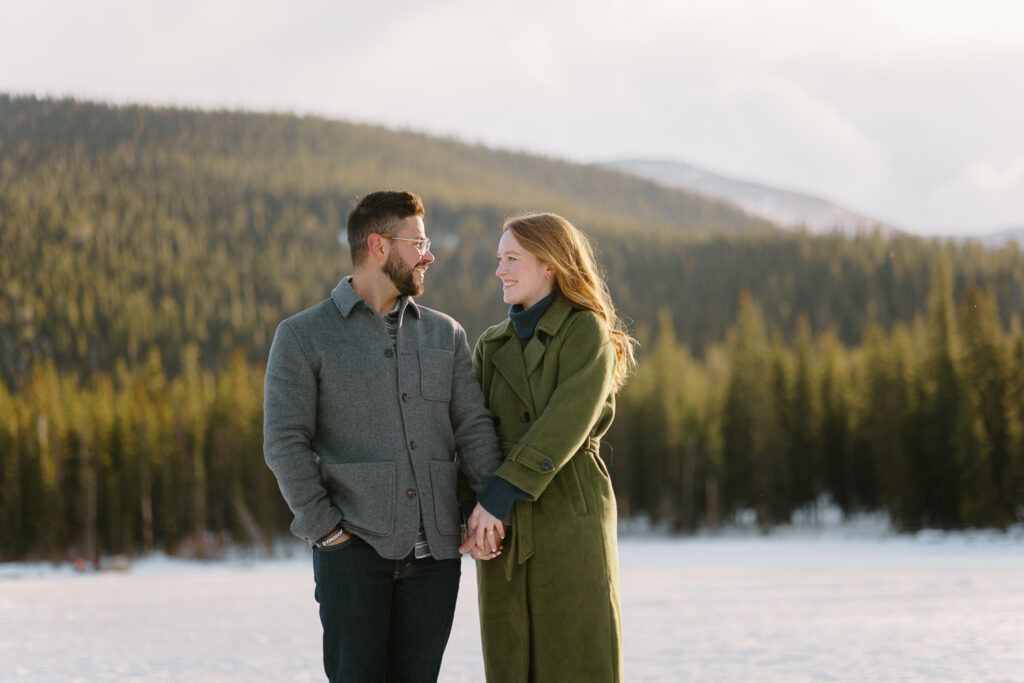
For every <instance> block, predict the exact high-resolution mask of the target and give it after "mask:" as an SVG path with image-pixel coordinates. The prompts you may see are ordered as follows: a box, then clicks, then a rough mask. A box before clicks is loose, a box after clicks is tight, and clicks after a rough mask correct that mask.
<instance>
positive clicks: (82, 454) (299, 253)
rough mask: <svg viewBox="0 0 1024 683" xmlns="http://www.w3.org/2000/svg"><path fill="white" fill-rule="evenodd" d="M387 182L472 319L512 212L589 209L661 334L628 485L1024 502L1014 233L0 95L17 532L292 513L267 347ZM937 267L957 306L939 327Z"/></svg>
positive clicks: (270, 123)
mask: <svg viewBox="0 0 1024 683" xmlns="http://www.w3.org/2000/svg"><path fill="white" fill-rule="evenodd" d="M381 187H409V188H411V189H414V190H416V191H417V192H420V193H421V194H422V195H423V197H424V199H425V201H426V204H427V210H428V215H427V226H428V234H429V235H430V236H431V238H432V239H433V240H434V242H435V244H436V245H437V246H436V248H434V249H433V251H434V252H435V255H436V256H437V262H436V263H435V264H434V267H432V268H431V269H430V271H429V273H428V289H427V292H426V294H425V295H424V296H423V297H422V298H421V301H422V302H423V303H425V304H426V305H429V306H433V307H435V308H438V309H440V310H443V311H445V312H447V313H450V314H452V315H453V316H454V317H456V318H457V319H458V320H459V321H460V322H462V323H463V325H464V326H465V327H466V329H467V332H468V333H469V335H470V338H471V339H475V338H476V336H477V335H478V334H479V333H480V332H481V331H482V330H483V329H484V328H485V327H486V326H488V325H490V324H492V323H493V322H496V321H497V320H500V319H501V318H502V317H504V315H505V310H504V306H503V305H502V304H501V302H500V292H499V289H498V285H497V280H496V278H494V276H493V269H494V250H495V247H496V243H497V237H498V236H499V231H500V226H501V224H502V221H503V220H504V218H505V217H506V216H507V215H509V214H510V213H512V212H513V211H516V210H521V209H544V210H555V211H559V212H561V213H563V214H564V215H566V216H567V217H568V218H570V220H572V221H573V222H575V223H576V224H577V225H579V227H581V228H582V229H584V230H585V231H586V232H587V233H588V234H590V235H591V236H592V238H593V240H594V243H595V247H596V248H597V251H598V253H599V256H600V260H601V263H602V266H603V268H604V270H605V273H606V276H607V279H608V281H609V285H610V287H611V289H612V293H613V296H614V298H615V301H616V304H617V305H618V307H619V309H620V311H621V312H622V313H623V314H624V315H625V316H626V317H627V318H629V319H630V320H631V325H632V329H633V331H634V334H635V335H636V336H637V337H638V338H639V339H640V341H641V348H640V357H641V371H640V373H639V374H638V375H637V377H636V378H635V379H634V380H633V382H631V383H630V384H629V385H627V388H626V389H625V390H624V392H623V393H622V395H621V397H620V408H619V419H617V420H616V422H615V425H614V427H613V433H612V435H611V439H610V446H611V447H612V450H610V451H609V453H607V454H606V455H608V456H609V459H610V460H611V462H612V465H613V469H614V473H615V480H616V490H617V494H618V495H619V499H620V504H621V506H622V510H623V512H624V513H625V514H649V515H652V516H654V517H657V518H661V519H665V520H668V521H669V522H670V523H671V525H672V526H673V527H674V528H678V529H695V528H698V527H699V526H700V525H711V526H713V525H715V524H718V523H721V521H723V520H725V519H728V518H729V517H731V516H735V515H736V514H738V512H739V511H743V510H755V511H756V514H757V516H758V519H759V520H760V521H761V523H762V524H763V525H764V526H765V527H766V528H768V527H770V526H771V525H773V524H776V523H778V522H779V521H783V520H785V519H786V518H787V517H788V515H789V514H791V513H792V511H793V510H794V509H799V508H801V507H804V506H807V505H812V504H813V502H814V501H818V500H821V499H822V496H823V495H826V494H827V495H829V496H831V497H832V498H833V499H834V500H835V501H836V502H837V503H838V504H839V505H840V506H841V507H842V508H843V509H844V510H846V511H855V510H860V509H867V510H876V509H877V510H886V511H888V512H890V514H891V515H892V516H893V519H894V520H896V522H897V523H898V524H899V525H900V526H901V527H903V528H907V529H913V528H917V527H919V526H925V525H940V526H964V525H983V526H1002V525H1005V524H1007V523H1010V522H1011V521H1012V520H1014V519H1017V518H1018V517H1019V514H1020V513H1019V512H1018V510H1019V507H1020V492H1019V483H1017V482H1019V467H1020V465H1019V460H1020V453H1021V451H1022V448H1024V447H1022V443H1021V432H1022V430H1024V428H1022V426H1021V422H1022V420H1021V417H1020V414H1019V413H1020V409H1021V408H1020V407H1021V405H1022V404H1024V398H1022V397H1021V395H1020V377H1022V376H1024V370H1022V367H1021V363H1020V356H1021V351H1020V336H1021V333H1020V322H1019V316H1020V312H1021V311H1022V310H1024V251H1022V250H1021V249H1020V247H1018V246H1017V245H1015V244H1009V245H1007V246H1005V247H1002V248H998V249H987V248H984V247H982V246H981V245H979V244H977V243H972V242H966V243H957V242H953V241H948V240H927V239H921V238H916V237H911V236H905V235H896V236H893V237H886V236H883V235H880V234H865V235H858V236H846V235H841V234H834V235H825V236H814V235H809V234H805V233H788V232H782V231H780V230H777V229H775V228H774V227H773V226H771V225H770V224H767V223H765V222H764V221H760V220H757V219H752V218H750V217H748V216H746V215H745V214H742V212H740V211H738V210H736V209H734V208H732V207H729V206H727V205H724V204H721V203H718V202H709V201H706V200H702V199H701V198H699V197H695V196H692V195H689V194H687V193H684V192H680V191H675V190H669V189H666V188H660V187H657V186H655V185H653V184H651V183H646V182H643V181H639V180H635V179H629V178H626V177H624V176H621V175H619V174H615V173H612V172H608V171H604V170H600V169H593V168H588V167H581V166H575V165H572V164H567V163H564V162H560V161H557V160H550V159H541V158H537V157H530V156H528V155H521V154H512V153H507V152H498V151H494V150H488V149H485V148H481V147H473V146H468V145H464V144H461V143H458V142H457V141H452V140H439V139H436V138H429V137H427V136H422V135H417V134H413V133H407V132H395V131H388V130H386V129H382V128H377V127H373V126H358V125H353V124H346V123H343V122H335V121H325V120H322V119H315V118H299V117H293V116H283V115H266V114H250V113H245V112H199V111H187V110H177V109H153V108H146V107H110V106H106V105H100V104H94V103H82V102H75V101H73V100H56V101H55V100H35V99H32V98H11V97H8V96H4V95H0V377H2V381H0V420H2V423H0V515H2V516H0V559H17V558H22V557H57V556H65V555H67V554H69V553H70V554H75V555H83V556H92V555H95V554H98V553H112V552H142V551H145V550H148V549H152V548H160V549H166V550H170V551H172V552H176V551H181V552H206V551H209V550H210V549H211V548H213V547H215V546H216V545H217V544H220V543H227V542H238V541H242V542H248V543H254V544H257V545H263V544H266V543H269V542H270V540H269V539H271V538H273V536H274V535H275V534H278V533H281V532H282V530H283V529H285V528H286V524H285V519H286V517H287V513H286V511H285V510H284V508H283V503H282V502H281V501H280V496H279V495H278V493H277V490H276V485H275V483H274V482H273V480H272V478H271V477H270V473H269V472H268V471H266V468H265V466H264V465H263V463H262V457H261V455H260V430H259V427H258V423H259V420H260V415H261V410H260V406H259V402H260V400H261V396H262V385H261V383H262V364H263V362H264V361H265V358H266V354H267V350H268V347H269V343H270V340H271V337H272V335H273V331H274V328H275V326H276V325H277V323H278V322H279V321H280V320H282V319H283V318H285V317H287V316H288V315H291V314H293V313H295V312H297V311H299V310H301V309H303V308H306V307H308V306H311V305H314V304H316V303H317V302H319V301H321V300H323V299H324V298H326V297H327V296H328V294H329V291H330V289H331V287H332V286H333V285H334V284H335V283H336V282H337V281H338V279H340V277H341V276H343V275H344V274H346V273H347V272H349V270H350V268H351V264H350V263H349V261H348V253H347V248H346V247H345V246H344V245H343V244H342V243H341V240H340V239H339V238H340V236H339V232H340V231H341V229H342V228H343V223H344V216H345V214H346V212H347V209H348V203H349V201H350V200H351V199H352V197H354V196H355V195H357V194H359V193H361V192H366V191H369V190H373V189H378V188H381ZM939 263H945V264H946V265H945V266H944V269H943V270H942V271H941V278H939V277H938V276H937V275H936V273H937V272H938V271H936V267H937V266H936V264H939ZM936 292H940V293H941V297H942V300H943V301H944V302H946V304H944V306H945V305H947V304H948V306H949V307H952V306H953V305H952V304H951V303H949V302H952V301H956V302H958V304H957V306H958V307H959V308H957V309H956V313H955V314H953V313H950V314H949V315H947V316H946V317H945V318H944V319H945V320H947V324H946V327H944V328H942V329H943V330H945V332H944V333H943V334H945V337H944V338H946V339H947V345H948V348H949V351H948V353H947V354H946V356H941V355H938V352H937V351H935V349H936V348H939V346H938V345H937V344H938V342H937V341H936V340H937V339H939V338H940V336H941V335H939V332H937V331H936V329H938V328H937V327H936V325H933V321H934V320H936V319H937V316H938V313H937V312H936V311H937V310H939V309H937V308H936V304H935V301H934V299H935V298H936V297H938V296H939V294H937V293H936ZM467 293H472V295H471V296H467ZM929 297H931V299H932V301H931V303H929ZM968 301H969V302H970V304H969V306H968V304H967V303H966V302H968ZM965 307H966V308H965ZM943 310H944V309H943ZM972 311H973V312H974V313H973V314H972ZM977 311H982V312H984V316H983V323H984V324H982V318H972V317H971V316H972V315H975V316H980V315H981V314H980V313H977ZM943 358H945V360H942V359H943ZM926 359H932V360H930V361H928V362H926ZM929 363H930V364H929ZM666 367H667V368H669V370H668V371H665V370H663V369H662V368H666ZM669 380H674V383H669ZM954 427H955V429H954ZM944 430H945V431H944ZM950 430H952V431H950ZM979 473H985V474H979ZM754 476H756V477H757V478H756V479H751V477H754ZM965 477H968V478H969V479H965ZM1015 477H1016V478H1015ZM918 480H921V481H927V482H929V483H928V486H927V488H923V486H924V485H923V484H922V485H921V487H917V484H916V483H915V482H917V481H918ZM968 480H969V481H971V482H973V483H972V484H971V486H972V487H973V488H972V489H971V491H974V493H968V492H966V490H961V488H960V487H961V486H966V484H964V483H963V482H966V481H968ZM997 480H998V483H997ZM954 481H955V482H959V483H957V484H956V490H951V484H950V483H949V482H954ZM985 482H990V483H989V484H985ZM986 486H988V487H989V488H988V489H986ZM989 489H991V490H989ZM996 489H998V491H996Z"/></svg>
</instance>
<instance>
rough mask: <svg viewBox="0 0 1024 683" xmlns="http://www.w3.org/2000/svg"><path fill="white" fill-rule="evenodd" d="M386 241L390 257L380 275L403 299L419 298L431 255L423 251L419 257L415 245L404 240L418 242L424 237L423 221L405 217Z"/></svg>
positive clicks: (432, 257)
mask: <svg viewBox="0 0 1024 683" xmlns="http://www.w3.org/2000/svg"><path fill="white" fill-rule="evenodd" d="M392 237H399V238H403V239H389V240H387V242H388V243H389V245H390V249H391V253H390V254H388V258H387V260H386V261H384V273H385V274H386V275H387V276H388V278H390V279H391V282H392V283H393V284H394V285H395V289H397V290H398V293H399V294H401V295H403V296H419V295H420V294H422V293H423V280H424V275H425V274H426V272H427V268H428V267H429V266H430V264H431V263H433V262H434V255H433V254H432V253H430V251H427V252H426V253H425V254H420V252H419V250H418V249H417V248H416V245H415V244H413V243H412V242H406V241H405V240H406V239H422V238H424V237H426V233H425V231H424V229H423V219H422V218H421V217H420V216H408V217H406V218H404V219H402V221H401V222H400V223H399V224H398V227H397V228H396V230H395V232H394V234H393V235H392Z"/></svg>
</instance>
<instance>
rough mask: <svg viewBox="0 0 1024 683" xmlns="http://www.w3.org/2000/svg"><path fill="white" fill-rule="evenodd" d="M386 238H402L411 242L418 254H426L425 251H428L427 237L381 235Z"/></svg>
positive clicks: (428, 240) (428, 241)
mask: <svg viewBox="0 0 1024 683" xmlns="http://www.w3.org/2000/svg"><path fill="white" fill-rule="evenodd" d="M381 237H383V238H384V239H386V240H402V241H403V242H412V244H413V246H414V247H416V251H418V252H420V256H426V255H427V252H428V251H430V238H429V237H392V236H391V235H381Z"/></svg>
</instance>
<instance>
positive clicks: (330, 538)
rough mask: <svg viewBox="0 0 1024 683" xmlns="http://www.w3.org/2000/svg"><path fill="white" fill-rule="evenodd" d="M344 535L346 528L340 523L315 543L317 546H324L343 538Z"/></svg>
mask: <svg viewBox="0 0 1024 683" xmlns="http://www.w3.org/2000/svg"><path fill="white" fill-rule="evenodd" d="M344 535H345V530H344V529H342V528H341V525H340V524H339V525H338V526H336V527H334V529H333V530H331V531H328V532H327V534H326V535H325V536H324V537H323V538H321V539H320V540H318V541H317V542H316V543H314V544H313V545H315V546H317V547H319V548H323V547H324V546H325V545H330V544H331V543H334V542H335V541H337V540H338V539H339V538H341V537H342V536H344Z"/></svg>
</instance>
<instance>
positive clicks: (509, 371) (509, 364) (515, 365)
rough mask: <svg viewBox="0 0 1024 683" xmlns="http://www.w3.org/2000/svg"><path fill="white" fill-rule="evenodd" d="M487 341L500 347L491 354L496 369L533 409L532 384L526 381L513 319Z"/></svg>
mask: <svg viewBox="0 0 1024 683" xmlns="http://www.w3.org/2000/svg"><path fill="white" fill-rule="evenodd" d="M485 341H486V343H487V344H494V345H496V346H497V347H498V348H497V349H496V350H495V351H494V354H493V355H492V356H491V359H492V361H493V363H494V369H495V370H497V372H498V374H500V375H501V376H502V377H504V378H505V381H506V382H508V385H509V386H510V387H512V390H513V391H514V392H516V395H517V396H518V397H519V398H520V399H522V401H523V403H525V404H526V405H528V406H530V409H531V410H532V409H533V396H532V394H531V393H530V385H529V383H528V382H527V381H526V370H525V368H524V366H523V352H522V350H521V348H520V345H519V338H518V337H516V335H515V334H514V333H513V332H512V323H511V321H509V322H508V323H507V325H506V326H505V329H504V330H501V331H499V332H498V333H497V334H495V335H494V336H492V337H489V338H488V339H487V340H485Z"/></svg>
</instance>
